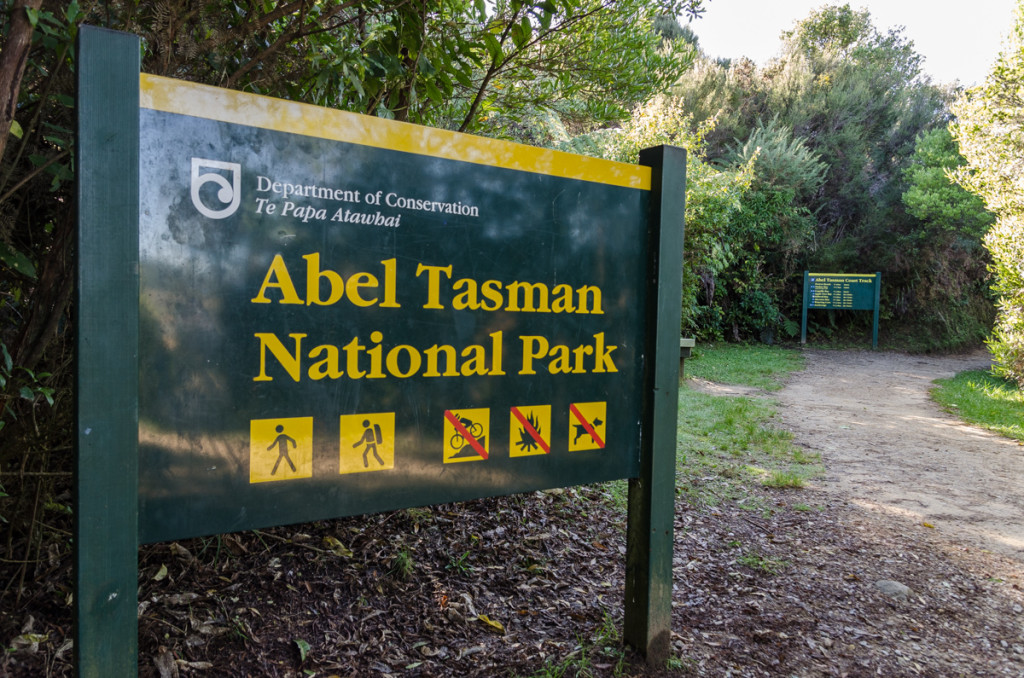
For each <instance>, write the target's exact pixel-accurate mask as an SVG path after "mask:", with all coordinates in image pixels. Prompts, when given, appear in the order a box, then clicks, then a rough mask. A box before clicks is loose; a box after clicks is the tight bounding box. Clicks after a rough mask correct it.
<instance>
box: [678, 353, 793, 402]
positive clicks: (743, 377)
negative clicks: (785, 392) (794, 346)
mask: <svg viewBox="0 0 1024 678" xmlns="http://www.w3.org/2000/svg"><path fill="white" fill-rule="evenodd" d="M803 366H804V358H803V355H802V354H801V353H800V352H798V351H793V350H790V349H784V348H778V347H776V346H759V345H744V344H724V343H720V344H709V345H706V346H704V345H700V346H698V347H697V348H695V349H694V351H693V357H691V358H690V359H689V360H687V361H686V364H685V370H686V374H687V376H689V377H696V378H698V379H706V380H708V381H713V382H715V383H719V384H736V385H742V386H753V387H755V388H759V389H761V390H763V391H777V390H779V389H780V388H782V387H783V385H784V383H785V379H786V377H787V376H788V375H789V373H790V372H793V371H795V370H800V369H803Z"/></svg>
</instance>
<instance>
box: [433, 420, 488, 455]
mask: <svg viewBox="0 0 1024 678" xmlns="http://www.w3.org/2000/svg"><path fill="white" fill-rule="evenodd" d="M444 418H445V419H447V420H448V421H449V422H451V425H452V426H454V427H455V430H456V431H458V432H459V435H461V436H462V437H463V438H465V439H466V442H468V443H469V444H470V445H472V446H473V449H474V450H476V453H477V454H479V455H480V456H481V457H483V458H484V459H486V458H487V450H485V449H484V446H483V445H481V444H480V442H479V441H478V440H477V439H476V438H474V437H473V436H472V435H470V433H469V431H467V430H466V427H465V426H463V425H462V422H461V421H459V418H458V417H456V416H455V415H454V414H452V413H451V412H450V411H449V410H445V411H444Z"/></svg>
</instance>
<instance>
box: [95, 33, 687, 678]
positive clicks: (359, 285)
mask: <svg viewBox="0 0 1024 678" xmlns="http://www.w3.org/2000/svg"><path fill="white" fill-rule="evenodd" d="M80 63H81V66H82V67H81V69H80V78H81V82H80V85H79V89H80V92H81V93H82V94H81V96H80V99H81V101H80V104H79V110H80V112H81V118H80V125H79V149H80V152H79V156H80V157H79V168H78V175H79V177H80V189H79V190H80V196H81V198H80V200H81V202H82V211H81V213H80V225H81V228H80V248H81V252H82V256H81V260H80V292H79V293H80V299H79V304H80V308H81V309H82V314H83V318H84V321H83V324H82V325H81V326H80V332H79V334H80V336H79V346H80V356H82V357H87V359H88V363H89V364H88V365H87V366H84V367H83V372H82V373H81V374H80V391H79V400H80V403H81V405H80V411H79V448H80V455H79V457H80V458H79V471H78V474H79V479H78V483H79V485H80V488H83V487H84V490H80V496H81V497H82V499H80V502H79V505H78V507H77V515H78V517H79V521H80V523H79V532H78V536H77V539H76V542H77V543H78V544H79V555H78V569H79V577H78V594H77V595H76V602H77V603H78V605H79V616H78V619H79V636H78V639H79V642H77V643H76V649H77V650H78V651H79V653H80V657H81V658H82V659H81V661H80V665H81V666H82V667H91V668H90V671H92V668H95V667H102V668H96V670H95V673H94V675H128V673H125V670H126V669H125V666H126V665H127V664H128V663H130V660H126V659H125V658H124V657H123V656H122V654H123V653H122V654H117V656H116V657H111V656H108V655H110V654H111V653H112V652H113V651H111V650H109V649H106V647H107V646H110V645H115V646H117V645H118V644H117V643H111V642H110V640H109V637H105V638H103V640H102V647H101V645H100V643H101V641H100V639H99V637H93V636H91V635H90V628H91V627H93V626H103V627H105V628H113V629H116V630H118V631H123V633H124V634H125V635H133V634H134V633H135V631H134V629H135V626H134V624H135V621H134V602H133V601H134V593H133V591H134V584H132V583H130V582H132V581H133V578H134V576H135V571H134V569H133V568H134V567H135V565H134V562H133V561H134V559H135V557H136V556H135V552H134V551H135V550H136V549H137V546H138V543H145V542H155V541H166V540H173V539H182V538H188V537H194V536H200V535H206V534H217V533H224V532H230V531H237V530H244V529H254V528H260V527H268V526H274V525H283V524H289V523H299V522H307V521H312V520H317V519H326V518H334V517H340V516H348V515H358V514H365V513H371V512H377V511H383V510H390V509H395V508H403V507H410V506H421V505H429V504H436V503H442V502H452V501H460V500H466V499H471V498H477V497H485V496H494V495H499V494H510V493H515V492H523V491H529V490H536V489H543V488H549V487H559V486H568V485H578V484H583V483H592V482H599V481H605V480H611V479H619V478H629V479H631V484H630V495H631V496H630V518H629V520H630V526H629V534H630V538H629V546H628V568H627V569H628V577H627V578H628V583H627V592H626V595H627V610H626V614H627V620H628V624H627V629H626V639H627V641H628V642H630V643H631V644H633V645H634V646H636V647H637V648H638V649H640V650H641V651H642V652H644V653H645V654H648V655H649V656H651V655H660V654H664V652H666V651H667V644H668V624H669V618H670V614H669V613H670V602H669V601H670V596H671V552H672V549H671V543H672V542H671V529H672V515H673V500H672V497H673V492H674V483H673V482H671V480H672V478H673V477H674V454H675V421H676V412H675V410H676V396H675V393H676V389H677V387H678V383H677V380H678V362H677V360H678V358H677V356H676V355H675V351H676V345H675V344H676V340H677V339H678V325H679V308H680V298H679V296H680V274H681V257H682V220H683V199H682V195H683V193H684V192H683V190H682V188H683V185H684V182H685V154H684V153H683V152H682V151H681V150H680V149H673V148H659V149H649V150H648V151H645V152H644V154H643V155H642V156H641V165H639V166H634V165H625V164H621V163H612V162H607V161H603V160H597V159H593V158H584V157H580V156H574V155H569V154H565V153H557V152H553V151H549V150H544V149H537V148H532V147H526V146H521V145H516V144H510V143H505V142H498V141H494V140H489V139H483V138H479V137H473V136H469V135H463V134H456V133H452V132H447V131H444V130H437V129H430V128H424V127H419V126H415V125H409V124H404V123H398V122H394V121H387V120H382V119H378V118H371V117H367V116H360V115H355V114H350V113H344V112H340V111H336V110H331V109H323V108H317V107H312V106H307V105H303V104H298V103H294V102H288V101H283V100H278V99H271V98H268V97H261V96H255V95H250V94H244V93H241V92H237V91H231V90H224V89H219V88H212V87H206V86H201V85H196V84H193V83H187V82H183V81H178V80H171V79H167V78H161V77H156V76H150V75H146V74H141V75H140V74H139V73H138V45H137V39H136V38H134V36H125V35H124V34H116V33H112V32H109V31H102V30H97V29H89V28H84V29H83V31H82V33H81V43H80ZM663 185H670V186H671V188H670V190H669V191H663V190H662V186H663ZM662 224H666V226H665V227H663V226H662ZM112 245H114V246H112ZM115 333H116V336H112V334H115ZM80 360H81V359H80ZM98 399H99V400H102V399H109V400H108V402H120V403H123V405H122V407H123V408H124V409H123V410H122V411H121V414H120V415H118V416H115V417H111V416H110V414H109V412H108V411H107V409H105V406H106V404H107V403H105V402H97V400H98ZM101 421H102V422H103V423H102V425H101V424H100V422H101ZM108 429H109V432H108V431H107V430H108ZM655 450H657V451H658V452H657V454H655ZM666 478H667V479H668V480H665V479H666ZM100 496H102V500H100V499H97V498H96V497H100ZM111 501H113V503H114V504H116V505H118V506H121V507H122V508H121V509H119V511H122V512H123V510H124V509H123V507H124V506H125V505H126V504H129V505H131V509H130V513H132V514H133V515H130V516H123V515H113V514H112V512H111V511H110V510H109V505H110V502H111ZM136 507H137V512H136ZM112 533H117V534H119V535H121V536H120V539H121V540H122V541H123V542H124V545H123V549H122V550H121V551H119V552H118V553H119V555H117V556H116V557H114V558H110V557H107V556H104V558H106V559H107V560H112V561H114V562H110V563H108V564H107V565H105V566H104V567H105V573H104V574H103V575H102V577H100V576H99V575H96V574H95V573H94V571H95V565H94V561H95V560H96V559H97V558H98V557H99V556H98V551H99V550H100V549H99V547H97V546H95V545H96V544H97V541H100V542H102V541H104V540H106V539H107V538H108V537H109V535H110V534H112ZM126 534H127V535H130V536H126ZM127 552H131V561H132V562H131V563H129V562H128V560H129V559H128V557H127V556H126V555H125V554H126V553H127ZM133 640H134V639H133ZM133 648H134V645H129V646H128V647H127V650H130V651H134V650H133ZM115 667H116V668H115ZM90 671H83V672H85V673H90ZM132 672H133V671H132Z"/></svg>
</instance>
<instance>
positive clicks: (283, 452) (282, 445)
mask: <svg viewBox="0 0 1024 678" xmlns="http://www.w3.org/2000/svg"><path fill="white" fill-rule="evenodd" d="M274 430H275V431H277V434H278V436H277V437H276V438H274V442H272V443H270V446H269V447H267V449H268V450H272V449H274V446H275V445H276V446H277V448H278V449H277V461H275V462H274V470H273V471H271V472H270V475H272V476H273V475H277V467H278V466H280V465H281V460H282V459H284V460H285V461H286V462H288V466H290V467H291V469H292V473H295V471H296V470H297V469H296V468H295V464H294V463H292V458H291V457H289V456H288V443H291V444H292V447H297V445H296V443H295V439H294V438H292V437H291V436H289V435H286V434H285V432H284V425H282V424H278V425H277V427H276V428H275V429H274Z"/></svg>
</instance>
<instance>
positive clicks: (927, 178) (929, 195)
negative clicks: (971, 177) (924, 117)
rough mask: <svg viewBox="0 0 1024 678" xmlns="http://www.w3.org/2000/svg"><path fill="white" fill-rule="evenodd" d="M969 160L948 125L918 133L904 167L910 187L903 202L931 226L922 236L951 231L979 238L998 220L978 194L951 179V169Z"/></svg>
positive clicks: (921, 233)
mask: <svg viewBox="0 0 1024 678" xmlns="http://www.w3.org/2000/svg"><path fill="white" fill-rule="evenodd" d="M965 162H966V160H965V159H964V157H963V156H962V155H960V151H959V149H958V148H957V145H956V141H954V140H953V135H952V134H950V131H949V128H948V127H938V128H935V129H933V130H929V131H927V132H923V133H921V134H919V135H918V137H917V142H916V146H915V148H914V155H913V157H912V158H911V160H910V164H909V165H908V166H907V168H906V170H904V176H905V177H906V180H907V183H908V184H909V187H908V188H907V190H906V192H905V193H904V194H903V204H905V205H906V206H907V211H908V212H910V214H912V215H913V216H914V217H916V218H917V219H919V220H920V221H922V222H924V223H925V224H926V225H927V227H928V228H924V229H921V230H918V231H917V232H916V233H915V235H916V237H918V238H920V239H925V238H930V237H933V236H934V235H936V231H951V232H953V233H956V234H959V235H961V236H963V237H967V238H970V239H971V240H972V241H975V242H978V241H979V239H980V238H981V236H983V235H984V234H985V232H986V231H988V229H989V227H990V226H992V223H993V222H994V221H995V217H994V216H993V215H992V213H991V212H989V211H988V210H986V209H985V204H984V203H983V202H982V201H981V199H980V198H978V197H977V196H976V195H974V194H972V193H970V192H968V191H966V190H964V188H963V187H961V186H960V185H958V184H956V183H954V182H953V180H952V179H950V173H951V172H953V171H955V170H956V169H957V168H959V167H962V166H963V165H964V163H965Z"/></svg>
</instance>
